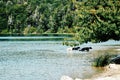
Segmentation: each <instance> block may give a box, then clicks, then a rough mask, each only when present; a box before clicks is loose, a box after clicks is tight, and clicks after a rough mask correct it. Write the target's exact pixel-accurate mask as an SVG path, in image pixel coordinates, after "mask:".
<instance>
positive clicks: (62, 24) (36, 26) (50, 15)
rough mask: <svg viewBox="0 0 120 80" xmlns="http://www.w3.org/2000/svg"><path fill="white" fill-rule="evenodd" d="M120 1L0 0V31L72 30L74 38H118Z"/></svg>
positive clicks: (45, 31)
mask: <svg viewBox="0 0 120 80" xmlns="http://www.w3.org/2000/svg"><path fill="white" fill-rule="evenodd" d="M119 7H120V0H1V1H0V34H29V33H31V34H38V33H73V34H74V35H75V38H74V39H75V40H77V41H79V42H80V43H83V42H88V41H91V42H100V41H107V40H108V39H115V40H119V39H120V8H119Z"/></svg>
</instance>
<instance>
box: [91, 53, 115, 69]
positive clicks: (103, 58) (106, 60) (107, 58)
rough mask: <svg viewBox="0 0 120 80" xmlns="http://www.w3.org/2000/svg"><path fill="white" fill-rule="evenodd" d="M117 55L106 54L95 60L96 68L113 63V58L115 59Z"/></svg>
mask: <svg viewBox="0 0 120 80" xmlns="http://www.w3.org/2000/svg"><path fill="white" fill-rule="evenodd" d="M115 56H117V55H115V54H104V55H101V56H99V57H97V58H95V59H94V64H93V66H95V67H104V66H106V65H108V64H109V63H110V61H111V58H113V57H115Z"/></svg>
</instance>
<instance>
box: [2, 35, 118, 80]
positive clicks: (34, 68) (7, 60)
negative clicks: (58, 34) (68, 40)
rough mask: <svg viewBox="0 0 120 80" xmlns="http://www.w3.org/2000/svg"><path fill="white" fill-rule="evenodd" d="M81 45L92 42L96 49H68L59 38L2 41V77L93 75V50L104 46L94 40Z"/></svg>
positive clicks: (31, 79)
mask: <svg viewBox="0 0 120 80" xmlns="http://www.w3.org/2000/svg"><path fill="white" fill-rule="evenodd" d="M5 38H6V37H5ZM117 43H119V42H117ZM82 46H92V47H93V50H91V51H90V52H67V51H66V49H67V48H68V46H64V45H62V41H60V40H59V41H56V40H53V41H50V40H45V41H9V40H8V41H0V80H60V78H61V76H63V75H68V76H70V77H72V78H75V77H78V78H87V77H90V76H91V75H93V74H95V73H96V72H97V71H96V70H95V69H93V67H91V59H92V58H91V57H93V56H94V55H93V52H94V50H99V49H101V50H102V49H103V46H101V45H99V44H98V45H95V44H91V43H89V44H83V45H82ZM96 46H99V48H96ZM107 46H108V45H107ZM108 48H111V47H110V46H109V47H108ZM112 48H115V49H116V48H117V49H118V48H119V46H117V47H113V46H112ZM104 50H105V49H104ZM99 52H100V51H99ZM99 52H97V53H99ZM118 53H119V51H118Z"/></svg>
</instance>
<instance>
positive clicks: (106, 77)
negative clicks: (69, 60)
mask: <svg viewBox="0 0 120 80" xmlns="http://www.w3.org/2000/svg"><path fill="white" fill-rule="evenodd" d="M119 79H120V65H119V64H109V65H108V66H106V67H104V71H103V72H102V73H99V74H96V75H93V76H92V77H91V78H90V79H79V78H75V79H72V78H71V77H69V76H62V77H61V79H60V80H119Z"/></svg>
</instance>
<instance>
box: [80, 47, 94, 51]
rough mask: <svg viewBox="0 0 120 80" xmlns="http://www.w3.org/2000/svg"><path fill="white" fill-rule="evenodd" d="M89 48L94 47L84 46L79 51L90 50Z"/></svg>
mask: <svg viewBox="0 0 120 80" xmlns="http://www.w3.org/2000/svg"><path fill="white" fill-rule="evenodd" d="M89 49H92V47H84V48H82V49H81V50H79V51H89Z"/></svg>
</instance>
